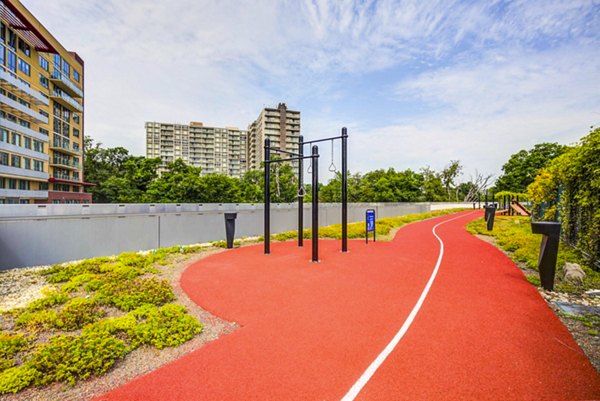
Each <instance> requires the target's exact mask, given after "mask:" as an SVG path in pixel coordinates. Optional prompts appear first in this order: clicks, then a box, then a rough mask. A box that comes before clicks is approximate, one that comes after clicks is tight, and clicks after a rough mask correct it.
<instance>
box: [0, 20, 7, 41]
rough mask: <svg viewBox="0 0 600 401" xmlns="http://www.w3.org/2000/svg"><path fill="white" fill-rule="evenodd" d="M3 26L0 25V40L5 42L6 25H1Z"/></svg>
mask: <svg viewBox="0 0 600 401" xmlns="http://www.w3.org/2000/svg"><path fill="white" fill-rule="evenodd" d="M1 24H2V25H0V39H1V40H2V41H3V42H4V39H6V25H4V22H2V23H1Z"/></svg>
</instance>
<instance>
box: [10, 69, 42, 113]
mask: <svg viewBox="0 0 600 401" xmlns="http://www.w3.org/2000/svg"><path fill="white" fill-rule="evenodd" d="M0 86H1V87H2V89H6V90H8V91H10V92H17V95H18V96H19V97H21V98H24V99H25V100H27V101H28V102H29V103H32V104H35V105H38V106H39V105H43V106H48V105H49V104H50V101H49V100H48V97H46V96H44V95H42V94H41V93H40V92H37V91H36V90H35V89H32V88H31V87H30V86H29V85H27V84H26V83H25V82H23V81H21V80H20V79H19V78H17V76H16V75H15V74H13V73H12V72H10V71H5V70H4V69H0Z"/></svg>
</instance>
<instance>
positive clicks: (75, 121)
mask: <svg viewBox="0 0 600 401" xmlns="http://www.w3.org/2000/svg"><path fill="white" fill-rule="evenodd" d="M73 122H74V123H77V124H79V114H77V113H73Z"/></svg>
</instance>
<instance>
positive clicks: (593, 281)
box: [467, 216, 600, 293]
mask: <svg viewBox="0 0 600 401" xmlns="http://www.w3.org/2000/svg"><path fill="white" fill-rule="evenodd" d="M467 230H468V231H469V232H470V233H471V234H479V235H486V236H490V237H493V238H494V239H495V243H496V244H497V246H498V247H500V248H501V249H503V250H504V251H507V252H508V254H509V256H510V258H511V259H512V260H513V261H515V262H520V263H523V264H524V265H525V266H527V267H528V268H529V269H532V270H535V271H537V270H538V258H539V253H540V244H541V238H542V237H541V235H539V234H533V233H532V232H531V224H530V220H529V218H528V217H508V216H496V217H495V221H494V230H493V231H488V230H487V228H486V223H485V221H484V220H483V219H477V220H474V221H472V222H471V223H469V224H468V225H467ZM565 262H571V263H579V264H580V265H581V267H582V269H583V270H584V272H585V274H586V277H585V280H584V281H583V283H582V284H581V285H574V284H571V283H568V282H565V281H563V280H562V278H563V276H564V270H563V266H564V264H565ZM527 281H529V282H530V283H531V284H533V285H536V286H539V285H540V281H539V277H538V275H528V276H527ZM554 287H555V289H556V291H560V292H567V293H582V292H584V291H586V290H588V289H591V288H600V273H599V272H596V271H594V270H592V269H591V268H590V267H588V266H585V264H584V261H583V260H582V259H581V258H580V257H579V255H578V254H577V252H576V251H575V250H573V249H572V248H571V247H569V246H567V245H564V244H562V243H561V244H560V246H559V251H558V259H557V263H556V279H555V286H554Z"/></svg>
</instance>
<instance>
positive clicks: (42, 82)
mask: <svg viewBox="0 0 600 401" xmlns="http://www.w3.org/2000/svg"><path fill="white" fill-rule="evenodd" d="M40 85H42V86H43V87H44V88H46V89H50V87H49V84H48V78H46V77H45V76H44V74H42V73H40Z"/></svg>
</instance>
